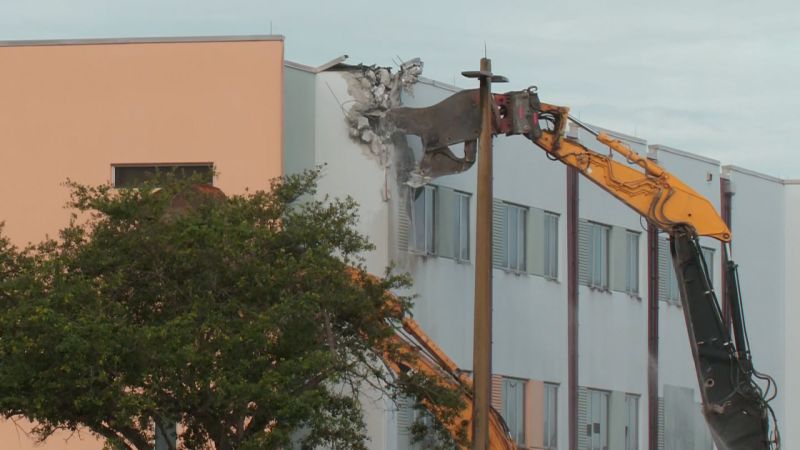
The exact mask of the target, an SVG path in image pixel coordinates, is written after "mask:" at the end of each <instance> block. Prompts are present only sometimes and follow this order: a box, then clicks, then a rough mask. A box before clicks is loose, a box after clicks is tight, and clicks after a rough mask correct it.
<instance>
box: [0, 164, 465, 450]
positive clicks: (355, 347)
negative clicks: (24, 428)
mask: <svg viewBox="0 0 800 450" xmlns="http://www.w3.org/2000/svg"><path fill="white" fill-rule="evenodd" d="M318 176H319V171H318V170H315V171H309V172H306V173H304V174H302V175H295V176H287V177H284V178H281V179H277V180H275V181H273V183H272V186H271V190H270V191H269V192H255V193H248V194H246V195H235V196H229V197H225V196H224V195H221V194H220V193H219V192H216V193H215V191H214V190H213V189H212V188H207V187H198V185H197V184H196V183H194V182H193V181H192V180H188V181H186V180H184V181H181V180H178V179H175V178H174V177H169V176H167V177H161V178H159V179H158V180H155V181H154V182H152V183H151V184H146V185H144V186H142V187H140V188H139V189H126V190H116V189H113V188H111V187H110V186H107V185H102V186H85V185H81V184H78V183H74V182H69V183H68V186H69V187H70V189H71V192H72V197H71V201H70V204H69V205H70V206H71V207H72V208H74V211H75V213H74V214H73V220H72V222H71V224H70V225H69V226H67V227H66V228H64V229H62V230H61V232H60V234H59V236H58V238H57V239H47V240H45V241H44V242H42V243H40V244H37V245H31V246H28V247H27V248H24V249H21V250H19V249H17V248H15V247H14V246H12V245H11V244H10V243H9V241H8V240H7V239H5V238H2V237H1V236H0V307H2V311H3V313H2V314H0V414H3V415H4V416H5V417H7V418H9V417H15V416H24V417H26V418H27V419H29V420H32V421H34V422H35V423H36V424H37V426H36V428H35V430H34V432H35V434H36V435H37V436H38V437H39V438H40V439H45V438H47V436H49V435H50V434H51V433H52V432H53V431H54V430H57V429H68V430H75V429H79V428H88V429H89V430H91V431H92V432H93V433H96V434H97V435H99V436H102V437H103V438H105V439H106V442H107V447H109V448H116V449H137V450H145V449H152V448H153V441H154V431H153V430H154V426H164V425H166V424H171V423H177V424H178V426H179V429H180V430H181V431H180V439H179V441H178V446H179V448H192V449H200V448H216V449H217V450H228V449H262V448H264V449H272V448H282V447H286V446H288V445H290V444H291V445H300V446H302V447H305V448H309V447H314V446H318V445H325V446H331V447H336V448H363V447H364V446H365V440H366V435H365V425H364V420H363V412H362V409H361V406H360V404H359V402H358V394H359V390H360V389H363V388H364V386H372V387H373V388H377V389H380V390H382V391H384V392H385V394H386V395H389V396H391V397H398V396H404V395H413V396H415V397H416V398H418V399H425V401H427V402H430V403H431V404H436V405H440V406H441V407H442V408H443V411H451V412H452V416H451V418H453V419H454V418H455V417H456V413H457V411H458V410H459V408H460V407H461V406H462V405H461V401H460V395H461V392H457V391H455V390H452V389H448V388H443V387H442V386H441V385H440V384H437V383H436V380H433V379H431V378H429V377H426V376H425V375H424V374H420V373H416V372H413V371H411V372H409V373H408V374H401V375H400V376H399V377H391V376H389V373H388V372H387V370H386V369H385V367H384V363H383V362H382V360H381V356H382V353H383V352H388V353H391V354H392V357H393V358H395V359H396V360H397V361H403V360H404V358H405V359H408V358H413V356H412V355H409V354H405V353H403V352H400V351H399V350H398V349H397V348H394V347H393V346H392V345H390V344H389V340H388V338H389V337H390V336H391V335H392V334H393V333H395V329H396V327H398V323H399V320H400V319H401V318H402V317H403V316H404V315H405V314H408V313H409V308H410V307H411V302H410V299H409V298H406V297H396V301H394V302H392V304H391V305H390V304H389V303H387V298H388V297H387V291H389V290H392V289H397V288H402V287H405V286H407V284H408V279H407V278H406V277H403V276H395V275H391V274H390V272H389V271H388V270H387V272H386V275H384V276H383V277H369V276H367V275H366V271H365V269H364V265H363V259H362V257H361V255H362V254H363V253H364V252H365V251H368V250H370V249H372V244H370V243H369V241H368V240H367V238H366V237H365V236H363V235H362V234H360V233H359V232H358V231H357V230H356V227H355V226H356V223H357V220H358V215H357V206H356V204H355V203H354V201H353V200H352V199H344V200H331V199H327V198H325V197H320V196H318V195H317V193H316V180H317V178H318ZM443 420H445V421H447V420H449V419H448V416H447V415H445V416H444V418H443ZM439 431H440V433H441V434H442V436H446V433H443V429H442V428H441V424H439Z"/></svg>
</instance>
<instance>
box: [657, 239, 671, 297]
mask: <svg viewBox="0 0 800 450" xmlns="http://www.w3.org/2000/svg"><path fill="white" fill-rule="evenodd" d="M670 270H673V269H672V255H671V254H670V252H669V241H667V240H666V239H659V240H658V299H659V300H661V301H662V302H669V301H670V300H669V271H670Z"/></svg>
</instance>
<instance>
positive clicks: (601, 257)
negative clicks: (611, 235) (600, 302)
mask: <svg viewBox="0 0 800 450" xmlns="http://www.w3.org/2000/svg"><path fill="white" fill-rule="evenodd" d="M608 231H609V227H607V226H605V225H601V224H599V223H589V261H588V263H589V286H591V287H595V288H598V289H608Z"/></svg>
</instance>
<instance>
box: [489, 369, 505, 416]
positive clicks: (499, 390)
mask: <svg viewBox="0 0 800 450" xmlns="http://www.w3.org/2000/svg"><path fill="white" fill-rule="evenodd" d="M491 405H492V408H494V409H495V411H497V412H498V413H500V414H502V413H503V376H502V375H492V401H491Z"/></svg>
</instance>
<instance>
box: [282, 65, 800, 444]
mask: <svg viewBox="0 0 800 450" xmlns="http://www.w3.org/2000/svg"><path fill="white" fill-rule="evenodd" d="M342 61H343V59H338V60H334V61H332V62H331V63H330V64H327V65H325V66H322V67H320V68H311V67H307V66H303V65H300V64H295V63H290V62H287V63H286V70H285V99H286V101H285V118H286V120H285V123H286V125H285V127H286V130H285V158H284V161H285V172H287V173H291V172H296V171H299V170H301V169H303V168H308V167H313V166H314V165H317V164H323V163H324V164H326V166H325V169H324V174H325V176H324V178H323V179H322V182H321V185H320V190H321V191H322V192H325V193H327V194H330V195H333V196H345V195H350V196H352V197H353V198H355V199H356V200H357V201H358V202H359V204H360V205H361V208H360V212H361V224H360V227H361V230H362V231H363V232H365V233H366V234H368V235H369V236H370V238H371V240H372V242H373V243H374V244H375V245H376V250H375V251H374V252H372V253H370V254H369V255H367V265H368V267H369V268H370V270H372V271H374V272H376V273H381V272H383V270H384V269H385V267H387V266H389V265H390V264H395V265H396V268H397V269H398V270H400V271H407V272H410V273H411V275H412V276H413V279H414V292H415V293H416V294H417V295H418V298H417V300H416V305H415V308H414V315H415V318H416V319H417V320H418V321H419V323H420V324H421V325H422V327H423V328H424V329H425V331H426V332H427V333H428V334H429V336H430V337H431V338H433V340H435V341H436V342H437V343H438V344H439V345H440V346H441V348H442V349H443V350H444V351H445V352H446V353H447V354H448V355H449V356H450V357H451V358H452V359H453V360H454V361H455V362H456V363H457V364H458V365H459V366H460V367H461V368H462V369H464V370H471V368H472V330H473V288H474V266H473V263H472V261H474V249H473V246H474V245H473V244H474V228H475V213H474V211H475V199H474V193H475V178H476V177H475V169H472V170H469V171H466V172H464V173H462V174H459V175H452V176H446V177H441V178H439V179H436V180H434V181H433V182H432V184H430V185H428V186H427V187H424V188H420V189H418V190H414V189H412V188H410V187H408V186H406V185H404V184H403V183H402V180H403V176H404V174H403V171H404V170H406V169H404V168H402V164H398V161H400V160H401V159H402V158H398V155H393V156H392V155H389V156H387V154H382V153H380V152H376V151H374V150H375V149H374V148H372V149H371V148H370V147H369V146H368V145H366V144H364V143H358V142H356V141H355V140H353V139H352V138H351V136H350V134H349V127H348V125H347V123H346V121H345V114H346V112H347V111H348V110H349V108H350V107H351V106H352V105H353V104H354V102H356V103H357V102H359V101H362V100H363V99H361V98H360V95H361V94H360V93H359V74H361V73H362V68H360V67H357V66H344V65H343V64H341V62H342ZM456 91H457V89H456V88H454V87H452V86H449V85H446V84H444V83H439V82H434V81H431V80H425V79H421V81H420V82H419V83H417V84H416V85H414V88H413V95H412V94H410V93H404V94H403V97H402V99H403V103H404V104H405V105H406V106H429V105H431V104H434V103H436V102H438V101H440V100H442V99H444V98H446V97H447V96H449V95H451V94H453V93H454V92H456ZM544 96H545V97H546V93H545V94H544ZM553 100H555V102H556V103H557V99H553ZM612 134H614V135H615V136H616V137H618V138H620V139H622V140H624V141H625V142H627V143H628V145H630V146H631V148H633V149H634V150H635V151H637V152H639V153H640V154H643V155H648V156H649V157H650V158H652V159H654V160H656V161H658V163H659V164H661V165H662V166H663V167H664V168H666V169H667V170H669V171H670V172H672V173H673V174H675V175H676V176H678V177H680V178H681V179H682V180H683V181H684V182H686V183H687V184H689V185H690V186H692V187H693V188H694V189H695V190H697V191H698V192H699V193H701V194H703V195H705V196H706V197H707V198H709V199H710V200H711V201H712V203H713V204H714V205H715V207H717V208H718V209H719V208H720V207H721V206H722V204H721V201H722V194H721V189H722V183H723V181H722V180H723V179H724V180H726V185H729V186H732V189H733V192H734V195H733V196H732V199H731V202H730V206H731V214H732V231H733V234H734V244H733V254H734V258H735V260H736V261H737V262H738V263H739V265H740V268H741V270H740V274H741V284H742V291H743V301H744V304H745V306H744V307H745V313H746V319H747V322H748V325H749V335H750V342H751V345H752V351H753V355H754V356H753V358H754V362H755V365H756V368H757V369H758V370H760V371H762V372H765V373H769V374H771V375H773V376H774V377H775V379H776V381H777V383H778V386H779V388H780V392H779V397H778V399H777V400H776V401H774V402H773V406H774V408H775V412H776V414H777V416H778V421H779V422H780V429H781V431H782V434H783V446H784V448H792V442H794V441H798V442H800V437H798V436H797V435H796V434H795V433H796V432H795V433H793V432H792V430H793V429H794V430H796V429H800V428H798V427H800V412H799V411H798V409H797V408H794V411H792V409H791V408H790V407H789V405H792V404H793V403H794V402H793V400H794V401H800V381H798V380H800V363H798V362H797V360H796V359H793V358H792V357H791V355H790V353H789V352H790V351H791V343H792V342H800V332H798V331H797V330H795V329H793V328H792V326H791V325H792V322H793V321H797V319H800V307H798V305H797V304H796V303H793V302H792V299H794V298H796V295H797V292H798V290H797V288H796V287H795V285H794V284H793V283H791V279H792V275H794V274H800V264H799V263H798V262H796V261H794V260H793V259H792V258H791V256H792V255H793V254H796V253H797V252H800V239H798V237H797V236H796V235H795V234H794V233H792V230H794V229H798V226H800V213H799V212H797V211H796V210H794V209H793V208H792V207H793V206H794V205H796V204H798V202H800V183H798V182H796V181H794V182H793V181H787V180H780V179H776V178H772V177H769V176H766V175H761V174H758V173H755V172H752V171H749V170H746V169H741V168H738V167H733V166H721V164H720V162H719V161H715V160H712V159H708V158H705V157H702V156H699V155H695V154H691V153H687V152H684V151H680V150H676V149H672V148H669V147H666V146H663V145H648V142H647V141H645V140H643V139H640V138H635V137H631V136H625V135H622V134H619V133H613V132H612ZM578 136H579V138H580V140H581V142H583V143H584V144H585V145H587V146H589V147H590V148H593V149H596V150H598V151H601V152H606V151H607V150H606V149H605V148H604V147H603V146H602V145H601V144H599V143H597V142H595V141H594V140H593V139H592V138H591V136H590V135H588V134H584V133H583V132H581V133H580V134H579V135H578ZM398 151H399V150H398ZM398 167H401V169H399V170H398ZM494 173H495V175H494V196H495V224H496V226H497V228H496V232H495V242H494V244H495V269H494V281H493V283H494V312H493V314H494V319H493V320H494V334H493V343H494V346H493V372H494V373H495V374H496V375H495V380H494V386H493V387H494V389H493V392H494V398H493V404H494V405H495V406H496V407H497V408H498V409H499V410H500V411H502V413H503V414H504V417H505V418H506V420H507V422H508V424H509V426H510V428H511V431H512V434H513V435H514V437H515V438H517V440H518V442H521V443H524V445H525V446H526V447H528V448H559V449H567V448H569V435H570V433H571V431H570V429H571V427H570V423H569V422H570V420H569V404H568V397H569V392H570V390H571V389H573V390H574V395H576V398H577V400H578V403H577V404H578V411H577V421H576V423H574V424H573V427H572V430H573V431H572V432H575V433H576V434H577V436H576V440H577V444H578V448H580V449H594V448H598V449H601V448H602V449H615V450H616V449H645V448H648V442H649V440H648V439H649V437H650V430H649V426H648V418H649V412H650V411H651V410H652V411H653V413H656V412H657V413H658V426H657V430H653V432H654V434H653V436H654V438H657V439H658V441H659V444H658V447H659V448H664V449H687V448H689V449H691V448H695V449H708V448H712V444H711V441H710V437H709V435H708V432H707V430H706V428H705V425H704V423H703V421H702V418H701V414H700V409H699V401H700V397H699V392H698V388H697V378H696V375H695V369H694V364H693V361H692V357H691V351H690V348H689V341H688V337H687V332H686V325H685V321H684V315H683V311H682V307H681V306H680V303H679V301H678V297H677V295H678V294H677V290H676V289H675V287H674V285H673V284H672V283H674V274H673V273H672V268H671V262H670V260H669V259H668V258H669V256H668V254H669V251H668V246H667V243H666V236H664V235H661V236H660V239H661V240H662V241H661V243H660V245H659V247H660V249H661V251H660V252H659V263H658V270H657V272H658V273H659V274H660V278H661V280H662V281H661V283H660V289H659V295H658V297H659V298H658V301H655V299H650V298H649V297H648V267H647V258H648V238H647V232H646V230H645V229H644V221H643V220H642V219H641V218H640V217H639V216H638V215H637V214H636V213H634V212H633V211H632V210H629V209H628V208H627V207H626V206H625V205H623V204H622V203H620V202H619V201H617V200H615V199H614V198H612V197H611V196H610V195H609V194H607V193H606V192H605V191H603V190H601V189H600V188H598V187H597V186H595V185H593V184H592V183H590V182H588V181H587V180H585V179H581V181H580V184H579V194H578V195H579V205H580V207H579V211H580V213H579V216H580V227H579V229H580V233H579V235H580V238H579V242H578V244H579V249H580V252H579V253H580V257H579V267H580V270H579V280H580V287H579V290H578V331H577V335H578V341H577V342H578V345H577V348H576V349H570V348H569V346H568V327H567V320H568V294H567V283H566V274H567V228H566V223H567V221H566V219H565V217H566V212H567V211H566V207H567V193H566V188H565V186H566V168H565V166H563V165H561V164H560V163H558V162H553V161H550V160H548V159H547V158H546V156H545V154H544V152H542V151H541V150H539V149H538V148H537V147H535V146H534V145H533V144H532V143H531V142H529V141H528V140H526V139H525V138H523V137H521V136H514V137H498V138H497V139H495V162H494ZM398 180H400V181H398ZM727 181H729V183H727ZM412 211H416V213H413V212H412ZM467 237H468V238H469V239H467ZM701 244H702V245H703V246H704V247H705V248H706V251H705V253H706V257H707V259H710V260H713V265H712V266H713V267H712V274H713V280H714V285H715V286H720V284H721V280H722V261H721V259H722V258H721V255H722V251H721V247H720V244H719V243H718V242H717V241H715V240H712V239H706V238H704V239H702V240H701ZM792 250H794V251H792ZM654 270H655V269H654ZM651 300H653V301H652V302H651ZM651 305H657V312H658V316H657V317H658V323H657V328H656V327H649V326H648V318H649V315H648V314H649V311H648V310H649V309H650V306H651ZM655 332H657V333H658V334H657V335H654V334H653V333H655ZM649 337H653V338H657V339H658V341H657V342H658V347H657V348H658V352H657V353H658V354H657V357H651V356H650V355H649V352H648V338H649ZM571 350H572V351H577V355H578V379H577V383H576V384H575V385H572V386H571V385H570V381H569V379H568V355H569V354H570V351H571ZM650 367H657V369H658V372H657V373H658V393H657V395H658V398H659V400H660V401H659V402H658V403H657V404H652V405H651V404H650V402H649V401H648V369H649V368H650ZM373 407H374V408H377V409H378V410H381V411H383V413H378V414H369V415H368V417H367V419H368V422H369V428H370V435H371V438H372V446H373V448H376V449H398V450H402V449H404V448H407V447H408V436H407V433H405V432H404V430H403V429H402V427H398V417H400V418H401V419H402V415H403V412H402V411H401V412H400V413H399V414H398V412H397V411H394V407H393V405H392V404H391V403H390V402H387V401H384V400H380V399H378V400H376V401H375V403H374V404H373Z"/></svg>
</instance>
